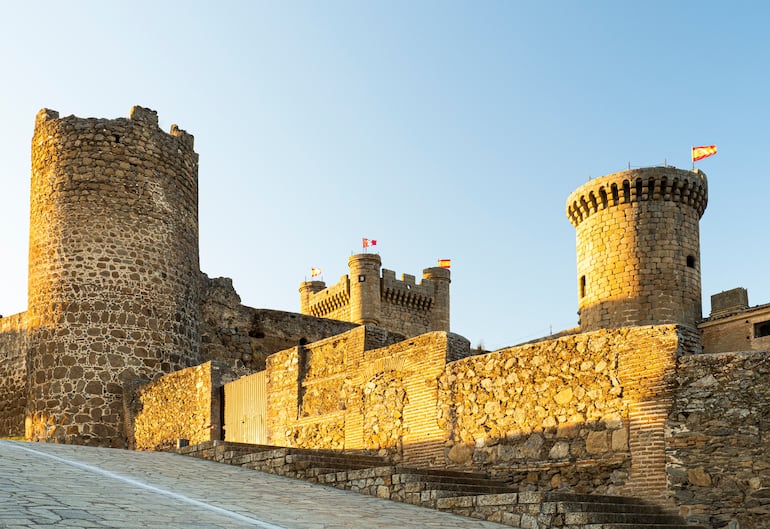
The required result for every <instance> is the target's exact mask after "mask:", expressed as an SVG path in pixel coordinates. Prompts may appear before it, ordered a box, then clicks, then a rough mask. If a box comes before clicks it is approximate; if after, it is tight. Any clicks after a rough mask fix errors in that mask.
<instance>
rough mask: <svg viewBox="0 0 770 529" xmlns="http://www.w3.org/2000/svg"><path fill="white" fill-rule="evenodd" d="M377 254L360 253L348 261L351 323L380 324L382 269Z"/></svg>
mask: <svg viewBox="0 0 770 529" xmlns="http://www.w3.org/2000/svg"><path fill="white" fill-rule="evenodd" d="M381 266H382V261H381V260H380V256H379V255H378V254H376V253H359V254H355V255H351V256H350V258H349V259H348V267H349V269H350V321H352V322H353V323H359V324H361V325H379V324H380V267H381Z"/></svg>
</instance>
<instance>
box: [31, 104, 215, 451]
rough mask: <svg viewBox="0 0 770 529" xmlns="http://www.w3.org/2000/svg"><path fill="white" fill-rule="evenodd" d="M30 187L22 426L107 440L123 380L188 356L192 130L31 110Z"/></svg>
mask: <svg viewBox="0 0 770 529" xmlns="http://www.w3.org/2000/svg"><path fill="white" fill-rule="evenodd" d="M30 197H31V198H30V202H31V208H30V237H29V286H28V291H29V293H28V295H29V300H28V301H29V309H28V318H29V338H28V340H29V353H28V372H29V373H30V374H31V376H30V377H29V393H28V399H27V412H26V425H25V430H26V436H27V438H28V439H32V440H48V439H53V440H60V441H65V442H74V443H88V442H96V440H98V442H99V444H113V445H115V446H120V445H121V444H122V442H123V415H124V413H123V401H122V394H123V388H124V387H126V385H127V384H131V383H132V381H136V380H141V379H154V378H157V377H158V376H159V375H160V374H163V373H169V372H171V371H174V370H177V369H180V368H183V367H187V366H190V365H193V364H196V363H197V362H198V356H199V354H198V350H199V342H200V331H199V325H200V302H199V297H200V293H199V288H200V287H199V277H200V267H199V262H198V155H197V154H196V153H195V151H194V150H193V137H192V136H191V135H189V134H187V133H186V132H184V131H182V130H180V129H178V128H177V127H176V125H172V127H171V132H170V134H166V133H164V132H162V131H161V130H160V129H159V128H158V117H157V114H156V113H155V112H154V111H152V110H148V109H145V108H141V107H134V108H133V109H132V110H131V115H130V117H129V118H128V119H125V118H121V119H114V120H106V119H93V118H89V119H81V118H77V117H75V116H69V117H64V118H60V117H59V114H58V112H55V111H52V110H48V109H43V110H41V111H40V112H39V113H38V115H37V119H36V122H35V131H34V136H33V139H32V183H31V193H30Z"/></svg>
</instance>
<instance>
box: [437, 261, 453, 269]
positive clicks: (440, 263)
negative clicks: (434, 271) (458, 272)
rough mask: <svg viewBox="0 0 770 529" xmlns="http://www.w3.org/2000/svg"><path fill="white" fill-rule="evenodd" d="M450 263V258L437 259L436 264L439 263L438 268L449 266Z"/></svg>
mask: <svg viewBox="0 0 770 529" xmlns="http://www.w3.org/2000/svg"><path fill="white" fill-rule="evenodd" d="M451 264H452V260H451V259H439V260H438V265H439V267H440V268H449V267H450V265H451Z"/></svg>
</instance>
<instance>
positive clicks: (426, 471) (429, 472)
mask: <svg viewBox="0 0 770 529" xmlns="http://www.w3.org/2000/svg"><path fill="white" fill-rule="evenodd" d="M396 470H397V471H398V473H402V474H421V475H426V476H441V477H447V478H451V479H483V480H487V481H494V482H495V483H500V484H504V482H503V481H500V480H496V479H491V478H490V477H489V475H488V474H487V473H485V472H461V471H459V470H444V469H440V468H417V467H406V466H401V465H396Z"/></svg>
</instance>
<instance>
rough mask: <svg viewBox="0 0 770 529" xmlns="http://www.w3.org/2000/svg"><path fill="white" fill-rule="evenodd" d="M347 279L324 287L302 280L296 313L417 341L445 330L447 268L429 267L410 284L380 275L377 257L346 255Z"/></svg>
mask: <svg viewBox="0 0 770 529" xmlns="http://www.w3.org/2000/svg"><path fill="white" fill-rule="evenodd" d="M348 266H349V268H350V274H349V275H345V276H342V278H341V279H340V281H339V282H338V283H337V284H336V285H333V286H331V287H329V288H326V283H324V282H323V281H305V282H303V283H302V284H301V285H300V287H299V293H300V312H302V314H310V315H312V316H316V317H318V318H333V319H336V320H343V321H350V322H353V323H358V324H360V325H377V326H379V327H383V328H385V329H388V330H391V331H394V332H398V333H401V334H404V335H405V336H416V335H418V334H424V333H426V332H430V331H447V332H448V331H449V283H450V272H449V270H448V269H445V268H440V267H433V268H426V269H425V270H423V272H422V281H421V282H420V283H419V284H415V278H414V276H413V275H409V274H403V276H402V279H401V280H397V279H396V273H395V272H394V271H392V270H387V269H385V270H382V276H380V268H381V266H382V261H381V260H380V256H379V255H377V254H366V253H364V254H357V255H351V256H350V259H348Z"/></svg>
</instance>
